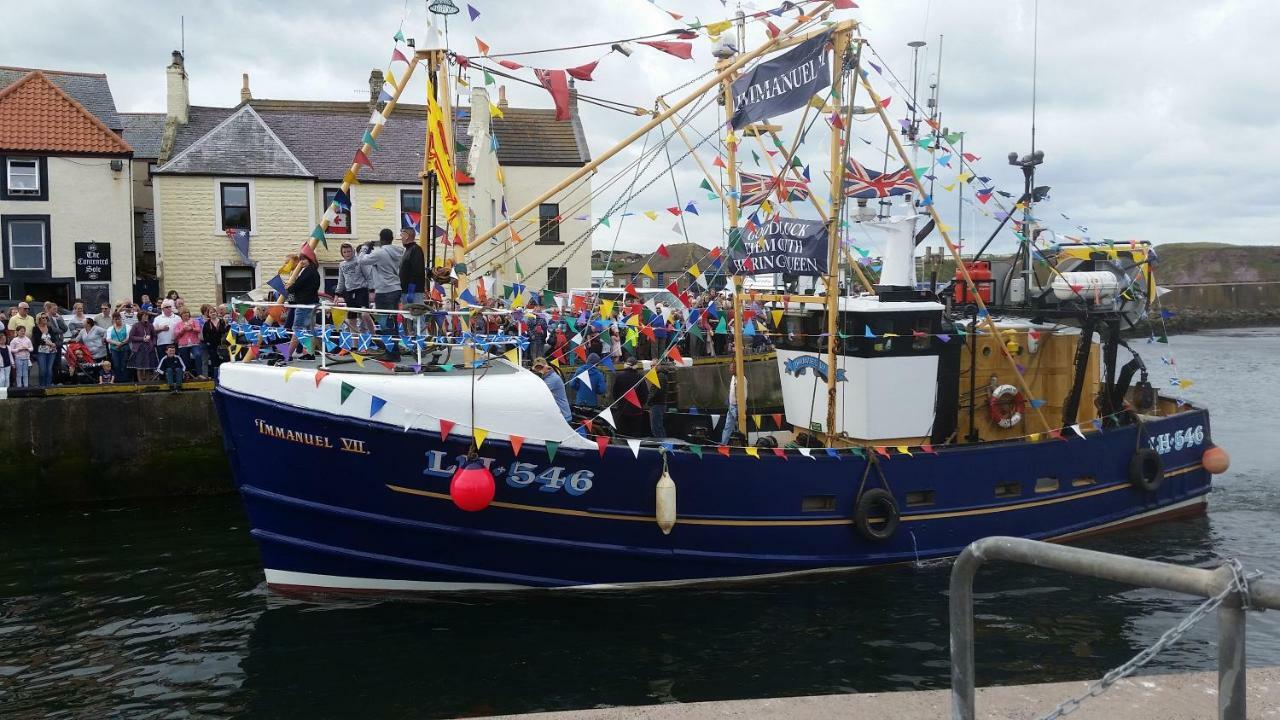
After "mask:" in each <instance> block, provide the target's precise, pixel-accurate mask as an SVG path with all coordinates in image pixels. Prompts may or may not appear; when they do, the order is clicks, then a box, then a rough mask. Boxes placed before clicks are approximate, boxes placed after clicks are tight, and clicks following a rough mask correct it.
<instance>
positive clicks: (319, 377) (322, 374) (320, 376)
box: [316, 370, 329, 387]
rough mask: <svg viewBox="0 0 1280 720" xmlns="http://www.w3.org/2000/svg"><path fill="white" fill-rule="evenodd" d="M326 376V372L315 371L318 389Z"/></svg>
mask: <svg viewBox="0 0 1280 720" xmlns="http://www.w3.org/2000/svg"><path fill="white" fill-rule="evenodd" d="M328 376H329V372H328V371H327V370H317V371H316V387H320V381H321V380H323V379H325V378H326V377H328Z"/></svg>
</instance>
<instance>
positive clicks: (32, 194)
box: [4, 157, 48, 200]
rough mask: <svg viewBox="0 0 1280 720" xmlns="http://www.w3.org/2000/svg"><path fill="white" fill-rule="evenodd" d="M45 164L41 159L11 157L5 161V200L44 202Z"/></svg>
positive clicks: (45, 196)
mask: <svg viewBox="0 0 1280 720" xmlns="http://www.w3.org/2000/svg"><path fill="white" fill-rule="evenodd" d="M45 192H46V188H45V178H44V163H43V162H41V160H40V158H32V157H9V158H5V159H4V199H6V200H44V199H46V198H47V197H48V196H47V195H46V194H45Z"/></svg>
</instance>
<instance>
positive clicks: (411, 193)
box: [400, 190, 422, 231]
mask: <svg viewBox="0 0 1280 720" xmlns="http://www.w3.org/2000/svg"><path fill="white" fill-rule="evenodd" d="M405 228H413V229H414V230H415V231H421V230H422V191H421V190H401V191H400V229H401V230H403V229H405Z"/></svg>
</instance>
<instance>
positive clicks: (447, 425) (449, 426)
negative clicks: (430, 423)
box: [440, 419, 454, 442]
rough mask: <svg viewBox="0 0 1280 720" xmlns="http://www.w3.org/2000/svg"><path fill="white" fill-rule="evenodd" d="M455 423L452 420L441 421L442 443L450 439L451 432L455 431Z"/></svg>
mask: <svg viewBox="0 0 1280 720" xmlns="http://www.w3.org/2000/svg"><path fill="white" fill-rule="evenodd" d="M453 426H454V423H453V422H452V421H450V420H444V419H441V420H440V442H444V441H446V440H448V439H449V431H451V430H453Z"/></svg>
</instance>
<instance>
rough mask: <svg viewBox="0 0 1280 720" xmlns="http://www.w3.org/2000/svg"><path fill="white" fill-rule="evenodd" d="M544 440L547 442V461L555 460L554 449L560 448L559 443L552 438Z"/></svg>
mask: <svg viewBox="0 0 1280 720" xmlns="http://www.w3.org/2000/svg"><path fill="white" fill-rule="evenodd" d="M544 442H546V444H547V461H548V462H555V459H556V451H557V450H559V449H560V443H558V442H556V441H554V440H546V441H544Z"/></svg>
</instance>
